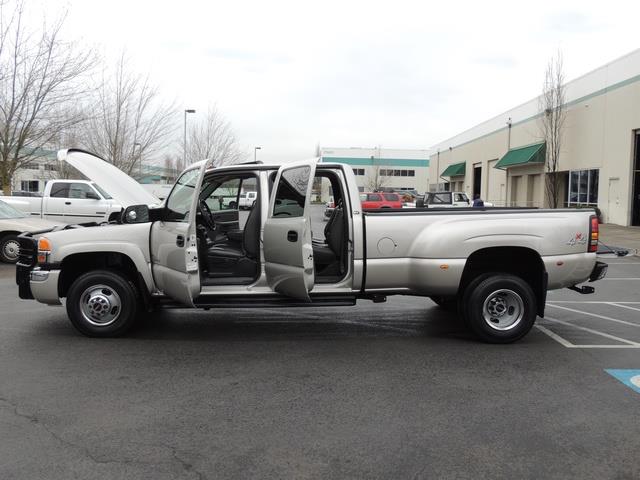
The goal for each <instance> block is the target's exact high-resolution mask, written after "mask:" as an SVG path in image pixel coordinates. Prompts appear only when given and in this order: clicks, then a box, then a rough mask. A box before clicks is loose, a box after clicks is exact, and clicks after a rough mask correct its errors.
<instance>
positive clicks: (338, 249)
mask: <svg viewBox="0 0 640 480" xmlns="http://www.w3.org/2000/svg"><path fill="white" fill-rule="evenodd" d="M324 236H325V239H326V240H325V242H324V243H318V242H314V243H313V259H314V262H315V264H316V265H317V266H318V267H319V270H320V272H322V271H323V269H324V268H326V267H328V266H330V265H334V264H336V263H339V264H340V265H338V267H339V268H338V270H341V268H342V266H341V264H342V251H343V246H344V209H343V207H342V202H339V203H338V204H337V205H336V208H335V209H334V210H333V212H332V213H331V217H329V220H328V221H327V224H326V225H325V227H324ZM332 270H334V269H332Z"/></svg>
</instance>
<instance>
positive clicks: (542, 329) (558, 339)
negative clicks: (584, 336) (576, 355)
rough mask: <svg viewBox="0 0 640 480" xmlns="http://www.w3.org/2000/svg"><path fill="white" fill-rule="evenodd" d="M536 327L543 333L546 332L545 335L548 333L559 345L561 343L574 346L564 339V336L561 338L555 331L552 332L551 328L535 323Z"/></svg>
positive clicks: (570, 346) (568, 346)
mask: <svg viewBox="0 0 640 480" xmlns="http://www.w3.org/2000/svg"><path fill="white" fill-rule="evenodd" d="M536 328H537V329H538V330H540V331H541V332H543V333H546V334H547V335H549V336H550V337H551V338H553V339H554V340H555V341H556V342H558V343H559V344H560V345H563V346H565V347H567V348H575V345H574V344H573V343H571V342H569V341H567V340H565V339H564V338H562V337H561V336H560V335H558V334H557V333H555V332H552V331H551V330H549V329H548V328H546V327H543V326H542V325H536Z"/></svg>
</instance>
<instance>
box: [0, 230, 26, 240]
mask: <svg viewBox="0 0 640 480" xmlns="http://www.w3.org/2000/svg"><path fill="white" fill-rule="evenodd" d="M20 233H21V232H14V231H13V230H4V231H2V232H0V240H2V239H3V238H4V237H7V236H9V235H20Z"/></svg>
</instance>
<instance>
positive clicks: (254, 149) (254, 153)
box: [253, 147, 262, 162]
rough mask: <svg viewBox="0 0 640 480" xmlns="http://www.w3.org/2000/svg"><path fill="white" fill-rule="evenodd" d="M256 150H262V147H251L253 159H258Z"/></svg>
mask: <svg viewBox="0 0 640 480" xmlns="http://www.w3.org/2000/svg"><path fill="white" fill-rule="evenodd" d="M258 150H262V147H253V161H254V162H257V161H258Z"/></svg>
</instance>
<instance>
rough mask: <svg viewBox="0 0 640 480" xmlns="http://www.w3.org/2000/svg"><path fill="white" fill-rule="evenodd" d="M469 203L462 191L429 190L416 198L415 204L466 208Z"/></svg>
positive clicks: (418, 205) (419, 206) (420, 206)
mask: <svg viewBox="0 0 640 480" xmlns="http://www.w3.org/2000/svg"><path fill="white" fill-rule="evenodd" d="M471 205H472V202H471V200H469V197H468V196H467V194H466V193H464V192H429V193H426V194H425V195H424V196H423V197H422V198H418V199H417V200H416V205H415V206H416V207H418V208H425V207H426V208H467V207H470V206H471ZM487 206H490V205H487Z"/></svg>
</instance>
